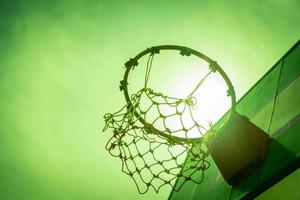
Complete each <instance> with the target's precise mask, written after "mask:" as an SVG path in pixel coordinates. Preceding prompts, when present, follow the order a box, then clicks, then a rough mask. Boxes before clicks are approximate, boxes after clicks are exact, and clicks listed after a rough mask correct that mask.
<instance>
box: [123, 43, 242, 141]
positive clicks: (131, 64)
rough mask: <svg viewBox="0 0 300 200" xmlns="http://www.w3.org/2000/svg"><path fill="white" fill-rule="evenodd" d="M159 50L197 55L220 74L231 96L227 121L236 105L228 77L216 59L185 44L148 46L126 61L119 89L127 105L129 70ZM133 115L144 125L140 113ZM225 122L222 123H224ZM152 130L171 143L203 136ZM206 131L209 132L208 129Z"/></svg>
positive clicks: (128, 101)
mask: <svg viewBox="0 0 300 200" xmlns="http://www.w3.org/2000/svg"><path fill="white" fill-rule="evenodd" d="M161 50H177V51H180V54H181V55H182V56H190V55H194V56H197V57H199V58H200V59H202V60H204V61H206V62H207V63H208V64H209V66H210V67H211V68H212V70H213V71H217V72H218V73H219V74H220V75H221V76H222V78H223V79H224V81H225V82H226V84H227V86H228V96H230V97H231V108H230V110H229V115H228V118H227V120H226V122H227V121H228V120H229V119H230V118H231V117H232V114H233V113H234V111H235V107H236V95H235V91H234V87H233V85H232V83H231V81H230V79H229V77H228V76H227V74H226V73H225V72H224V70H223V69H222V68H221V67H220V66H219V65H218V64H217V62H216V61H214V60H212V59H211V58H209V57H208V56H206V55H204V54H202V53H200V52H198V51H196V50H194V49H191V48H189V47H185V46H178V45H160V46H153V47H151V48H148V49H146V50H144V51H142V52H140V53H139V54H137V55H136V56H135V57H134V58H131V59H130V60H129V61H128V62H126V63H125V67H126V70H125V73H124V76H123V80H122V81H121V82H120V83H121V85H120V90H121V91H122V90H123V93H124V97H125V99H126V102H127V104H128V106H130V105H131V102H130V95H129V93H128V77H129V72H130V70H131V69H134V67H135V66H137V65H138V60H139V59H140V58H142V57H143V56H145V55H147V54H149V53H150V54H155V53H159V52H160V51H161ZM134 115H135V116H136V117H137V118H138V119H139V121H140V122H141V123H142V124H144V125H145V124H146V123H147V122H146V121H145V120H144V119H143V118H141V117H140V115H139V114H138V113H137V112H134ZM226 122H225V123H224V124H226ZM153 130H154V131H155V133H156V134H159V135H161V136H162V137H164V138H166V139H167V140H169V141H170V142H173V143H178V142H188V143H199V142H201V138H202V137H203V136H202V137H198V138H181V137H177V136H172V135H168V134H165V133H163V132H162V131H159V130H157V129H156V128H155V127H153ZM207 132H209V130H208V131H207Z"/></svg>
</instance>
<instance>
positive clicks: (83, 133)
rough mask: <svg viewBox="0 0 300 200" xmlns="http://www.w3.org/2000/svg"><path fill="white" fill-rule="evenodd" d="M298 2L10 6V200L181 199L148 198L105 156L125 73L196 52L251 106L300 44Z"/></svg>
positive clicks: (0, 79)
mask: <svg viewBox="0 0 300 200" xmlns="http://www.w3.org/2000/svg"><path fill="white" fill-rule="evenodd" d="M298 2H299V1H297V0H290V1H286V0H277V1H263V2H262V1H177V0H173V1H125V0H123V1H121V0H119V1H83V0H82V1H74V0H69V1H55V0H53V1H29V0H28V1H1V4H0V94H1V100H0V113H1V114H0V127H1V128H0V131H1V133H0V198H1V199H166V198H167V197H168V195H169V192H170V188H165V189H163V190H162V191H161V192H160V193H159V194H158V195H157V194H155V193H154V192H152V191H150V192H148V193H147V194H146V195H143V196H140V195H139V194H138V193H137V190H136V188H135V185H134V184H133V182H132V180H131V179H130V177H127V175H125V174H123V173H121V170H120V168H121V163H120V161H119V160H117V159H115V158H112V157H110V156H109V154H108V153H107V152H106V151H105V149H104V145H105V144H106V142H107V140H108V138H109V133H108V132H107V133H104V134H102V133H101V129H102V128H103V125H104V123H103V119H102V115H103V114H105V113H106V112H111V111H114V110H117V109H119V108H120V107H121V105H122V104H124V100H123V96H122V94H121V93H120V92H119V90H118V85H119V83H118V82H119V80H120V79H121V77H122V73H123V63H124V62H125V61H127V60H128V59H129V58H130V57H132V56H134V55H136V54H137V53H138V52H139V51H141V50H143V49H145V48H147V47H149V46H153V45H159V44H179V45H185V46H189V47H191V48H194V49H197V50H199V51H201V52H203V53H205V54H207V55H210V56H211V57H213V58H214V59H215V60H217V61H218V62H219V63H220V64H221V66H222V67H223V69H224V70H225V71H226V73H227V74H228V75H229V77H230V79H231V80H232V82H233V84H234V86H235V89H236V92H237V95H238V97H240V96H241V95H242V94H243V93H245V92H246V91H247V89H248V88H250V86H251V85H253V84H254V83H255V82H256V81H257V80H258V79H259V78H260V77H261V76H262V75H263V74H264V73H265V72H266V71H267V70H268V69H269V68H270V67H271V66H272V65H273V64H274V63H275V62H276V61H277V60H278V59H279V58H280V57H281V56H282V55H283V54H284V53H285V52H286V51H287V50H288V49H289V48H290V47H291V46H292V44H294V43H295V42H296V41H297V40H298V39H299V35H300V34H299V33H300V15H299V14H298V12H299V10H300V3H298ZM170 77H172V76H170ZM174 78H176V77H174ZM163 82H164V81H163V80H161V83H162V84H163Z"/></svg>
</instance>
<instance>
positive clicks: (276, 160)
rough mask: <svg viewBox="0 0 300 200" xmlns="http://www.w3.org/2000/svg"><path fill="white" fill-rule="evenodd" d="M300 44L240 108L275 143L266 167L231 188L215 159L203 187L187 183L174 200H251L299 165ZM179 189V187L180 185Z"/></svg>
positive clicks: (259, 84) (266, 161)
mask: <svg viewBox="0 0 300 200" xmlns="http://www.w3.org/2000/svg"><path fill="white" fill-rule="evenodd" d="M299 91H300V41H298V42H297V43H296V44H295V45H294V46H293V47H292V48H291V49H290V50H289V51H288V52H287V53H286V54H285V55H284V56H283V57H282V58H281V59H280V60H279V61H278V62H277V63H276V64H275V65H274V66H273V67H272V68H271V69H270V70H269V71H268V72H267V73H266V74H265V75H264V76H263V77H262V78H261V79H260V80H259V81H258V82H257V83H256V84H255V85H254V86H253V87H252V88H251V89H250V90H249V91H248V92H247V93H246V94H245V95H244V96H243V97H242V98H241V99H240V100H239V101H238V103H237V107H236V110H237V111H238V112H239V113H240V114H242V115H244V116H246V117H247V118H249V119H250V121H251V122H252V123H253V124H255V125H256V126H258V127H259V128H261V129H262V130H264V131H265V132H266V133H268V134H269V136H270V137H271V141H270V144H269V149H268V152H267V157H266V160H265V162H264V163H263V165H262V166H261V167H259V168H258V169H257V170H256V171H255V172H253V173H252V174H251V175H250V176H248V177H247V178H245V179H244V180H242V181H241V182H240V183H238V184H237V185H234V186H231V185H229V184H228V183H226V181H225V180H224V179H223V177H222V175H221V174H220V172H219V170H218V168H217V166H216V165H215V164H214V161H213V160H212V158H210V162H211V163H212V165H211V167H210V168H209V169H208V170H207V171H206V173H205V179H204V181H203V182H202V184H200V185H198V184H194V183H190V182H187V183H185V185H184V186H183V188H182V189H181V190H180V191H179V192H175V191H172V192H171V194H170V196H169V199H170V200H177V199H178V200H179V199H186V200H194V199H195V200H196V199H210V200H212V199H253V198H255V197H257V196H258V195H259V194H261V193H262V192H264V191H265V190H267V189H268V188H270V187H271V186H273V185H274V184H276V183H277V182H279V181H280V180H281V179H283V178H284V177H286V176H288V175H289V174H290V173H292V172H293V171H295V170H296V169H298V168H299V165H300V157H299V156H300V145H299V143H300V135H299V132H300V92H299ZM176 184H180V183H178V181H177V183H176Z"/></svg>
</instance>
